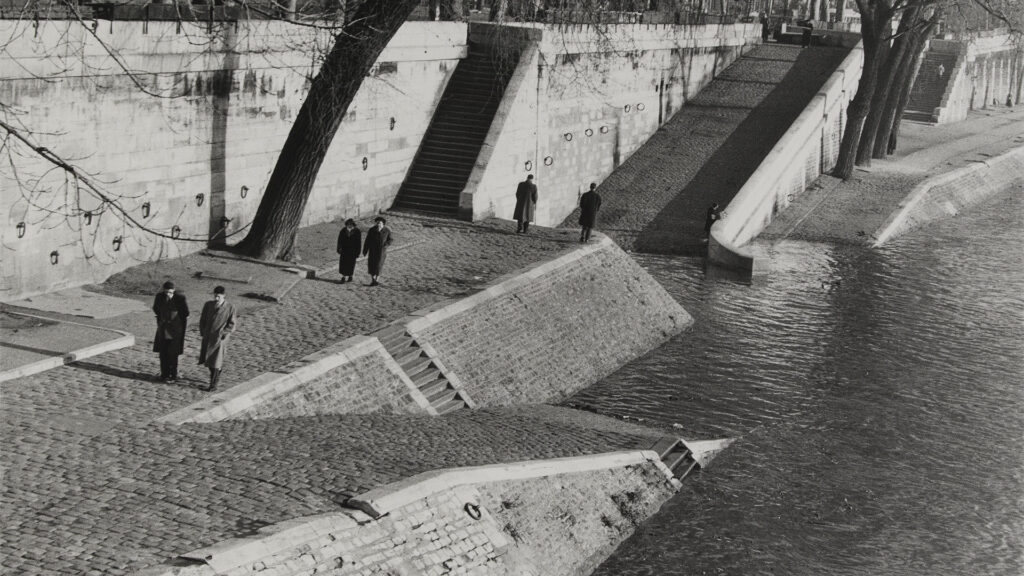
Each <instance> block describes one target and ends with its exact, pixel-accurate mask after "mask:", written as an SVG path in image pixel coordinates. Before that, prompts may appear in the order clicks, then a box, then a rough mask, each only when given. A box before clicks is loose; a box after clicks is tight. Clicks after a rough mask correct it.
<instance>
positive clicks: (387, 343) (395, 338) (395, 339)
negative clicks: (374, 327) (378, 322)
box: [377, 328, 414, 353]
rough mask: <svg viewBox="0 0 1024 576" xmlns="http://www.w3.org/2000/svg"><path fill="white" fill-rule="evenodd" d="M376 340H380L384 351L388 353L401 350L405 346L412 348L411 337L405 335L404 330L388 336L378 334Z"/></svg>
mask: <svg viewBox="0 0 1024 576" xmlns="http://www.w3.org/2000/svg"><path fill="white" fill-rule="evenodd" d="M377 340H380V343H381V345H382V346H384V349H385V350H387V351H388V352H389V353H391V352H393V351H397V350H402V349H403V348H405V347H406V346H412V345H413V344H414V342H413V338H412V336H409V335H408V334H406V333H405V329H404V328H403V329H402V331H401V332H398V333H397V334H392V335H390V336H381V335H380V334H378V335H377Z"/></svg>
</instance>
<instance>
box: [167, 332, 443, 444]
mask: <svg viewBox="0 0 1024 576" xmlns="http://www.w3.org/2000/svg"><path fill="white" fill-rule="evenodd" d="M371 412H390V413H410V414H436V412H434V411H433V410H432V409H431V408H430V404H429V403H428V402H427V399H426V398H424V397H423V395H422V394H421V393H420V392H419V390H417V389H416V386H415V385H414V384H413V383H412V381H411V380H409V377H408V376H407V375H406V374H405V372H403V371H402V369H401V367H400V366H399V365H398V364H397V363H396V362H395V360H394V359H393V358H392V357H391V355H390V354H388V353H387V351H386V350H385V349H384V347H383V346H382V345H381V343H380V342H379V341H378V340H377V339H376V338H372V337H369V336H354V337H352V338H348V339H347V340H344V341H342V342H339V343H338V344H336V345H334V346H330V347H328V348H325V349H323V350H320V351H319V352H317V353H315V354H311V355H309V356H307V357H305V358H303V359H301V360H298V361H296V362H292V363H290V364H287V365H285V366H282V367H281V368H280V369H278V370H275V371H273V372H267V373H265V374H261V375H260V376H257V377H256V378H253V379H252V380H249V381H248V382H245V383H243V384H239V385H237V386H232V387H231V388H228V389H226V390H224V391H222V392H219V393H217V394H214V395H212V396H210V397H208V398H206V399H204V400H203V401H201V402H198V403H196V404H193V405H191V406H186V407H185V408H182V409H181V410H178V411H176V412H173V413H171V414H168V415H167V416H165V417H163V418H161V419H160V421H162V422H169V423H172V424H184V423H186V422H218V421H220V420H233V419H259V418H286V417H289V416H313V415H317V414H368V413H371Z"/></svg>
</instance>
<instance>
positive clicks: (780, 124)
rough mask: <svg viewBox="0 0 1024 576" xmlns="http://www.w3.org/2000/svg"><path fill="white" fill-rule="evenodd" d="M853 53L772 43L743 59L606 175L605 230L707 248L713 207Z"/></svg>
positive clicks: (645, 244)
mask: <svg viewBox="0 0 1024 576" xmlns="http://www.w3.org/2000/svg"><path fill="white" fill-rule="evenodd" d="M848 52H849V51H848V50H846V49H841V48H810V49H804V50H801V49H800V48H799V47H793V46H783V45H763V46H759V47H757V48H755V49H753V50H752V51H750V52H749V53H748V54H747V55H745V56H744V57H742V58H740V59H739V60H737V61H736V62H735V63H734V64H733V65H732V66H730V67H729V68H727V69H726V70H724V71H723V72H722V73H721V74H720V75H719V76H718V77H716V78H715V80H714V81H713V82H712V83H711V84H709V85H708V86H707V87H706V88H704V89H703V90H701V92H700V93H699V94H698V95H697V96H695V97H694V98H692V99H691V100H689V101H688V102H687V103H686V104H685V105H684V106H683V107H682V109H680V111H679V112H678V113H677V114H676V115H675V116H674V117H673V118H672V119H671V120H669V121H668V122H666V123H665V125H664V126H662V127H661V129H660V130H659V131H658V132H657V133H656V134H655V135H654V136H652V137H651V139H650V140H648V141H647V142H646V143H645V144H644V145H643V146H642V147H641V148H640V149H639V150H637V151H636V153H634V154H633V156H631V157H630V158H629V160H627V161H626V162H625V163H624V164H622V166H620V167H619V168H617V169H616V170H615V171H614V172H613V173H612V174H611V175H610V176H609V177H608V179H606V180H605V181H604V182H603V183H602V184H601V186H600V188H599V190H598V191H599V192H600V194H601V196H602V198H603V200H604V204H603V206H602V208H601V211H600V213H599V215H598V222H597V229H598V230H600V231H602V232H605V233H606V234H608V235H609V236H611V237H612V238H613V239H614V240H615V241H616V242H617V243H618V244H619V245H620V246H622V247H623V248H624V249H627V250H637V251H645V252H659V253H671V254H684V255H693V256H697V255H700V254H701V253H702V251H703V246H704V244H703V240H704V219H705V214H706V210H707V208H708V206H710V205H711V204H712V203H713V202H718V203H719V204H720V205H722V206H726V205H727V204H728V203H729V201H730V200H731V199H732V197H733V196H734V195H735V194H736V192H737V191H738V190H739V189H740V187H741V186H742V185H743V183H744V182H746V180H747V178H748V177H749V176H750V174H751V173H753V171H754V169H756V168H757V166H758V165H759V164H760V163H761V160H762V159H763V158H764V157H765V155H766V154H767V153H768V151H769V150H771V148H772V146H774V145H775V143H776V142H777V141H778V139H779V138H780V137H781V136H782V134H783V133H785V131H786V129H787V128H789V126H790V125H791V124H792V123H793V121H794V120H795V119H796V117H797V116H798V115H799V114H800V112H801V111H802V110H803V109H804V108H805V107H806V106H807V104H808V102H810V99H811V98H812V97H813V96H814V94H815V93H817V91H818V90H819V89H820V88H821V86H822V84H823V83H824V82H825V80H827V79H828V77H829V75H830V74H832V72H833V71H834V70H835V68H836V66H838V65H839V63H840V62H841V61H842V59H843V58H844V57H845V56H846V54H847V53H848ZM578 216H579V215H578V211H577V212H574V213H573V214H571V215H570V216H569V217H568V218H566V220H565V221H564V222H563V224H562V226H564V227H578V226H577V223H576V221H577V218H578Z"/></svg>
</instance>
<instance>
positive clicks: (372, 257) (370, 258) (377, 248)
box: [363, 216, 391, 286]
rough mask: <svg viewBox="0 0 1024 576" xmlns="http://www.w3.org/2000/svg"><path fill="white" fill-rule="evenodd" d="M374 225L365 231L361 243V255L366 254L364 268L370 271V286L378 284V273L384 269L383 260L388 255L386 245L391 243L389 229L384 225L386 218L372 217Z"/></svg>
mask: <svg viewBox="0 0 1024 576" xmlns="http://www.w3.org/2000/svg"><path fill="white" fill-rule="evenodd" d="M373 222H374V226H373V228H370V229H369V230H367V231H366V242H365V243H364V244H363V256H366V270H367V272H369V273H370V286H380V282H378V281H377V280H379V279H380V273H381V271H382V270H384V260H385V259H386V258H387V257H388V246H390V245H391V229H390V228H388V227H387V226H385V224H387V220H385V219H384V217H383V216H377V217H376V218H374V219H373Z"/></svg>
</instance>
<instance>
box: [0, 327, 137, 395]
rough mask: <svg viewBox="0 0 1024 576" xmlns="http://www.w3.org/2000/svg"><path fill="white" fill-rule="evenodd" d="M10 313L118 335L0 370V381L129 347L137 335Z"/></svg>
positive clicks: (132, 344) (133, 343) (29, 374)
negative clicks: (63, 352) (57, 354)
mask: <svg viewBox="0 0 1024 576" xmlns="http://www.w3.org/2000/svg"><path fill="white" fill-rule="evenodd" d="M7 313H8V314H11V315H14V316H24V317H26V318H36V319H39V320H46V321H48V322H58V323H60V324H68V325H71V326H81V327H84V328H88V329H90V330H100V331H103V332H113V333H114V334H117V335H118V336H117V337H116V338H114V339H112V340H107V341H105V342H100V343H99V344H91V345H89V346H85V347H83V348H78V349H75V350H72V351H71V352H67V353H65V354H61V355H60V356H53V357H51V358H45V359H43V360H39V361H37V362H31V363H29V364H25V365H22V366H18V367H17V368H11V369H10V370H4V371H3V372H0V382H6V381H8V380H14V379H16V378H23V377H25V376H31V375H32V374H38V373H40V372H45V371H47V370H50V369H53V368H57V367H59V366H63V365H65V364H70V363H72V362H77V361H79V360H84V359H86V358H91V357H93V356H98V355H100V354H103V353H104V352H110V351H111V350H120V349H121V348H128V347H130V346H134V345H135V336H134V335H132V334H130V333H128V332H125V331H123V330H114V329H113V328H103V327H101V326H90V325H88V324H80V323H78V322H69V321H67V320H59V319H57V318H53V317H50V316H36V315H35V314H25V313H24V312H13V311H11V310H7Z"/></svg>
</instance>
